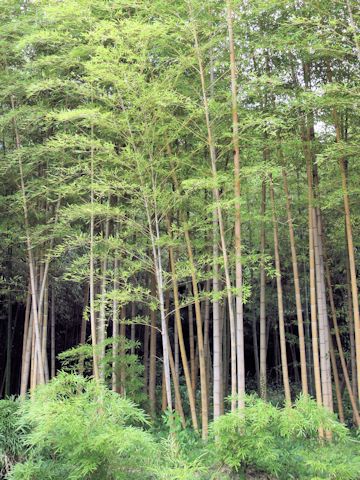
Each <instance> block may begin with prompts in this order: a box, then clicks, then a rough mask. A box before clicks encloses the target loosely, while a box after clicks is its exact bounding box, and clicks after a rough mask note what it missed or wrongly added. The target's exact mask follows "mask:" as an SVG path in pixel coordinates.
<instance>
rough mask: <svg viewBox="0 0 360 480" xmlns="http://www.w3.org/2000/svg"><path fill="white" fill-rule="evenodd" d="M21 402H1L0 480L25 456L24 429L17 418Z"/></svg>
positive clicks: (12, 400)
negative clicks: (20, 426)
mask: <svg viewBox="0 0 360 480" xmlns="http://www.w3.org/2000/svg"><path fill="white" fill-rule="evenodd" d="M19 407H20V402H19V401H18V400H15V399H12V398H9V399H6V400H1V401H0V478H3V477H4V476H5V475H6V474H7V473H8V472H9V471H10V470H11V468H12V467H13V466H14V465H15V463H16V462H18V461H19V459H20V458H21V455H22V454H23V450H24V448H23V447H24V445H23V436H24V433H25V429H24V428H19V427H18V425H17V418H18V414H19Z"/></svg>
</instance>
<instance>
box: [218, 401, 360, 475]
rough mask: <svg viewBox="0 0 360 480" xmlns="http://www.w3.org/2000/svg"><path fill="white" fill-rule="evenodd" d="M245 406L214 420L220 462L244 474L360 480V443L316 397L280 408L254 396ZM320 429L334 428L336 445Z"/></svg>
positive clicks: (332, 432)
mask: <svg viewBox="0 0 360 480" xmlns="http://www.w3.org/2000/svg"><path fill="white" fill-rule="evenodd" d="M245 404H246V407H245V409H244V410H243V411H236V412H233V413H229V414H227V415H224V416H222V417H220V418H219V419H217V421H216V422H214V425H213V435H214V451H215V457H216V458H217V459H218V460H219V461H220V464H223V465H226V466H228V467H230V468H231V469H232V470H234V471H236V472H239V474H243V473H244V472H245V471H246V470H247V469H249V468H250V469H256V470H257V471H259V472H265V473H267V474H270V475H272V476H274V477H276V478H280V479H290V478H293V479H305V478H309V479H314V478H327V479H331V478H334V479H337V480H358V479H360V456H359V448H358V447H359V445H360V444H358V443H357V440H352V439H351V438H350V435H349V432H348V430H347V428H346V427H345V426H344V425H342V424H340V423H339V422H338V421H337V420H336V417H335V415H333V414H332V413H330V412H329V411H327V410H326V409H325V408H321V407H318V405H317V404H316V402H315V401H314V400H312V399H310V398H309V397H304V396H300V397H299V398H298V400H297V401H296V402H295V404H294V405H293V407H285V408H282V409H280V408H278V407H276V406H274V405H272V404H270V403H267V402H264V401H263V400H261V399H259V398H258V397H256V396H248V397H246V401H245ZM320 428H322V429H323V430H324V431H328V432H331V434H332V443H331V444H328V443H327V442H326V441H323V442H321V441H319V438H318V432H319V429H320Z"/></svg>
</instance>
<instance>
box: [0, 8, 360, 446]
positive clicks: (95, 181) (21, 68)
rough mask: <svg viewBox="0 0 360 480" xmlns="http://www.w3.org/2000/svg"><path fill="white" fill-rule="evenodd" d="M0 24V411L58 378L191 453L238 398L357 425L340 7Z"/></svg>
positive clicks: (359, 340) (355, 126)
mask: <svg viewBox="0 0 360 480" xmlns="http://www.w3.org/2000/svg"><path fill="white" fill-rule="evenodd" d="M13 3H14V5H12V4H11V2H8V3H7V5H6V6H4V7H0V8H2V11H1V13H2V14H3V17H4V19H5V20H4V47H1V50H0V55H1V56H0V59H1V61H0V64H1V76H2V77H1V78H2V82H1V84H2V87H1V89H0V91H1V104H0V108H1V113H2V118H1V121H0V128H1V135H2V137H1V144H0V146H1V155H2V157H1V162H2V170H1V175H2V177H3V185H4V186H3V188H2V192H1V195H2V196H1V200H2V202H1V204H0V209H1V211H2V218H4V219H5V220H4V221H3V227H4V228H3V232H4V233H2V235H3V238H4V245H3V246H2V247H1V251H2V255H3V257H4V259H5V260H4V261H3V262H2V263H1V275H2V277H3V278H4V280H5V284H6V285H7V288H5V289H4V293H2V296H3V298H4V302H3V303H4V305H5V306H6V315H5V316H6V322H3V324H1V327H0V328H1V330H0V332H1V335H2V337H3V338H5V339H6V342H5V343H6V348H4V354H2V355H1V356H0V368H1V372H2V377H0V382H2V383H0V392H1V394H2V395H7V394H10V393H15V394H20V395H22V396H24V395H26V393H27V391H28V390H30V392H31V391H32V390H33V389H34V388H35V387H36V385H38V384H42V383H45V382H48V381H49V380H50V379H51V378H52V377H53V376H54V375H56V371H57V369H58V368H60V367H61V362H64V361H65V366H66V365H68V363H66V362H70V360H67V359H69V358H72V360H71V361H72V362H73V363H72V364H71V366H72V368H75V369H77V371H78V372H79V373H80V374H83V375H93V376H94V378H95V379H96V380H97V381H99V382H105V383H107V384H108V386H109V388H112V390H113V391H114V392H117V393H118V394H120V395H125V396H132V395H133V396H135V397H136V399H137V400H138V401H139V402H143V403H144V405H145V406H146V408H147V409H148V411H149V413H150V415H151V416H152V417H153V418H155V417H156V416H157V415H158V414H159V412H160V411H161V410H166V409H168V410H170V411H176V412H177V414H178V416H179V418H180V421H181V424H182V425H183V426H186V424H187V420H188V419H189V423H191V425H192V427H193V428H194V430H195V431H199V432H200V431H201V434H202V437H203V439H206V438H207V436H208V423H209V421H210V420H211V419H212V418H217V417H218V416H219V415H221V414H223V413H224V412H225V411H227V410H228V409H230V410H232V411H234V410H236V409H238V408H239V409H240V410H242V409H243V408H245V398H246V397H245V395H246V393H247V392H250V391H254V390H255V391H256V392H257V393H258V394H259V395H260V396H261V397H262V398H264V399H267V398H268V399H271V396H272V395H273V393H274V390H280V391H281V393H282V395H283V398H284V403H285V404H286V405H287V406H289V407H290V406H291V405H292V402H293V401H294V399H295V397H296V396H297V395H298V394H299V393H300V392H301V393H302V394H304V395H311V396H313V397H314V398H315V399H316V401H317V403H318V404H319V405H323V406H325V407H326V408H327V409H329V410H330V411H335V412H336V413H337V414H338V416H339V419H340V420H341V421H343V422H354V424H355V425H357V426H359V425H360V417H359V400H360V389H359V388H358V387H359V385H360V317H359V303H358V296H359V293H358V272H357V270H358V253H357V238H358V237H359V225H358V215H359V202H358V198H357V190H356V187H357V184H356V181H357V178H358V176H359V174H360V170H359V162H358V161H357V155H358V151H359V149H358V146H359V127H360V124H359V116H358V109H357V101H358V74H359V65H358V55H359V48H358V38H357V36H356V25H357V21H358V16H359V12H358V11H357V8H356V5H355V2H350V1H347V2H345V3H344V5H342V4H340V3H339V2H327V1H325V0H324V1H323V2H317V3H316V5H315V6H314V7H313V8H314V9H315V10H316V15H315V16H314V14H313V11H312V9H311V8H310V6H309V5H308V4H306V2H300V3H299V2H298V3H296V4H294V2H290V1H289V2H287V1H286V2H281V4H278V5H277V4H276V2H275V3H274V2H268V4H267V2H261V1H260V0H259V1H257V0H256V1H254V2H250V3H251V5H246V8H245V5H244V4H243V2H240V1H235V0H226V1H223V2H210V4H209V5H206V6H204V5H202V2H200V1H198V0H187V1H186V2H184V3H183V4H181V5H180V4H177V3H176V2H175V4H173V5H170V4H167V3H166V2H164V4H161V8H160V5H158V4H157V3H156V2H155V3H154V2H147V1H145V2H143V5H139V6H138V7H137V8H135V9H131V8H127V7H125V6H121V5H119V6H116V5H114V7H113V8H111V9H110V8H108V4H107V2H104V0H95V1H91V2H90V1H89V2H86V1H84V2H83V3H84V5H83V6H84V8H83V10H82V11H81V12H78V11H77V10H76V2H75V3H74V1H73V0H64V2H62V3H61V5H60V4H59V3H58V2H56V1H55V0H47V1H44V2H41V3H37V2H30V3H28V2H24V5H22V6H21V5H20V8H19V5H18V4H17V3H16V2H15V0H14V2H13ZM20 3H21V2H20ZM170 3H171V2H170ZM60 9H61V11H60ZM75 10H76V12H77V14H78V15H79V17H80V18H79V20H78V21H76V22H74V12H75ZM15 24H16V26H17V28H16V29H15V28H14V25H15ZM20 27H21V28H20ZM9 212H10V213H9ZM2 310H3V311H4V312H5V307H4V308H3V309H2ZM4 318H5V317H4ZM79 345H80V347H79V348H77V349H76V348H75V350H74V349H73V350H71V351H70V353H69V352H68V353H67V354H65V356H64V355H63V354H62V353H63V352H64V351H67V350H68V349H71V348H73V347H76V346H79ZM19 346H20V347H19ZM19 352H20V353H19ZM58 354H62V355H60V357H61V358H57V355H58ZM72 355H75V360H74V358H73V357H72ZM64 358H65V360H64ZM70 363H71V362H70ZM227 398H229V401H227V400H226V399H227ZM335 400H336V401H335ZM345 402H348V405H349V406H350V408H351V411H352V418H351V419H349V418H346V410H347V409H346V408H344V404H345ZM171 418H172V417H171ZM319 434H320V435H321V436H324V437H329V434H328V432H323V431H320V432H319Z"/></svg>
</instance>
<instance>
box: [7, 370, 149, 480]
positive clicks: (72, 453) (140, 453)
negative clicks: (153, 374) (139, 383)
mask: <svg viewBox="0 0 360 480" xmlns="http://www.w3.org/2000/svg"><path fill="white" fill-rule="evenodd" d="M146 424H147V418H146V416H145V414H144V413H143V412H142V411H141V410H139V409H138V408H137V407H136V406H135V404H133V403H132V402H131V401H130V400H127V399H125V398H122V397H120V396H119V395H117V394H115V393H113V392H111V391H110V390H108V389H107V388H106V387H104V386H102V385H97V384H96V383H95V381H94V380H86V379H84V378H83V377H80V376H78V375H69V374H65V373H61V374H59V376H58V377H57V378H55V379H54V380H52V381H51V382H50V383H49V384H48V385H46V386H40V387H38V388H37V389H36V391H35V392H34V394H33V397H32V398H31V400H27V401H25V402H24V403H23V405H22V407H21V425H28V426H29V427H30V429H31V431H30V432H29V433H28V434H27V435H25V444H26V445H27V447H28V456H27V459H26V461H24V462H22V463H18V464H17V465H16V466H15V468H14V469H13V470H12V472H11V475H10V477H9V478H10V479H12V480H32V479H33V480H50V479H51V480H56V479H59V480H60V479H61V480H62V479H64V478H71V479H73V480H80V479H83V480H86V479H92V480H96V479H98V480H106V479H109V480H130V479H131V480H135V479H147V478H148V479H150V478H152V476H151V473H150V471H151V468H152V464H153V459H154V455H155V444H154V442H153V440H152V438H151V436H150V434H149V433H147V432H145V431H144V430H143V428H141V426H145V425H146Z"/></svg>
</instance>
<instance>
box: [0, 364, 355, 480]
mask: <svg viewBox="0 0 360 480" xmlns="http://www.w3.org/2000/svg"><path fill="white" fill-rule="evenodd" d="M245 403H246V408H245V409H244V410H243V411H236V412H233V413H228V414H226V415H223V416H222V417H220V418H219V419H217V420H216V421H215V422H214V423H213V424H212V426H211V429H210V438H209V441H208V443H206V444H204V443H203V442H202V440H201V437H200V435H199V434H196V433H195V432H194V431H193V430H192V429H190V428H186V429H183V428H182V427H181V422H180V419H179V418H178V417H177V416H176V415H173V414H170V413H167V414H166V415H164V417H163V423H162V428H159V426H153V424H151V422H150V421H149V418H148V417H147V415H146V414H145V413H144V412H143V411H142V410H141V409H139V408H138V407H137V406H136V405H135V404H134V403H132V402H131V401H130V400H129V399H127V398H123V397H121V396H119V395H118V394H116V393H114V392H112V391H110V390H109V389H108V388H107V387H106V386H105V385H101V384H100V385H99V384H97V383H96V382H95V381H94V380H91V379H86V378H84V377H82V376H80V375H74V374H68V373H64V372H63V373H60V374H59V375H58V376H57V377H56V378H55V379H53V380H52V381H51V382H50V383H49V384H48V385H46V386H40V387H38V388H37V389H36V390H35V392H34V393H33V395H32V397H31V399H25V400H22V401H20V400H14V399H10V400H3V401H1V402H0V468H1V475H0V477H1V478H7V479H9V480H64V479H71V480H140V479H141V480H228V479H241V478H257V479H260V478H268V479H269V478H272V479H280V480H283V479H284V480H285V479H299V480H302V479H309V480H319V479H336V480H359V479H360V454H359V452H360V442H359V439H358V438H357V437H356V435H353V434H352V433H351V432H350V431H349V430H348V429H347V428H346V427H345V426H344V425H342V424H340V423H339V422H338V421H337V419H336V417H335V415H333V414H331V413H329V412H328V411H327V410H325V409H323V408H319V407H318V406H317V405H316V402H314V401H313V400H312V399H310V398H308V397H303V396H300V397H299V398H298V400H297V401H296V402H295V404H294V405H293V407H291V408H280V407H277V406H275V405H273V404H271V403H267V402H264V401H262V400H260V399H259V398H258V397H256V396H254V395H253V396H247V397H246V402H245ZM319 430H320V431H324V432H331V436H332V440H331V441H329V440H322V441H321V440H319Z"/></svg>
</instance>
